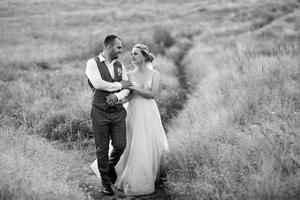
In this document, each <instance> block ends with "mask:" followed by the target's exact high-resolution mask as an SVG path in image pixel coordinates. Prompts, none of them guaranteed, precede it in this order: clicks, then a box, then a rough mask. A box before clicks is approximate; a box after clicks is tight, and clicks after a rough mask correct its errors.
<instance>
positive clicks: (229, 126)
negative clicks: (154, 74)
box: [165, 39, 300, 199]
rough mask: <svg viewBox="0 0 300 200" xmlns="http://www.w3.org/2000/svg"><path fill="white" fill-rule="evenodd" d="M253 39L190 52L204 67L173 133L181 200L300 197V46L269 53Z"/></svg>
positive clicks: (175, 185)
mask: <svg viewBox="0 0 300 200" xmlns="http://www.w3.org/2000/svg"><path fill="white" fill-rule="evenodd" d="M248 42H250V43H249V44H251V45H249V44H247V43H246V41H245V40H244V42H241V43H239V44H240V45H237V46H238V47H239V48H227V49H223V51H218V50H217V51H215V52H213V53H214V58H215V59H214V60H211V59H210V57H209V55H208V56H207V57H205V54H203V53H201V52H200V51H199V54H198V55H200V58H201V59H200V58H199V57H194V56H193V52H195V53H196V52H197V47H196V49H194V50H192V51H191V53H190V56H191V57H187V59H188V60H189V61H190V62H191V63H192V64H191V65H190V67H192V66H193V65H194V66H198V68H199V69H200V70H199V73H197V74H196V73H195V74H194V73H193V74H191V75H190V78H191V80H192V81H193V82H195V83H196V82H197V78H199V77H203V78H202V79H199V81H198V86H197V89H196V91H195V93H194V94H192V95H191V97H190V99H189V102H188V104H187V106H186V108H185V109H184V111H183V112H182V113H181V114H180V115H179V117H178V118H177V119H176V120H175V121H174V122H173V124H172V128H171V129H170V131H169V142H170V146H171V152H170V155H169V157H168V158H167V161H168V162H167V163H166V165H165V166H166V168H167V170H168V177H167V184H168V186H169V189H170V191H171V193H173V194H177V195H174V198H177V199H182V198H190V199H299V198H300V193H299V191H300V170H299V169H300V148H299V147H300V138H299V134H300V124H299V121H300V68H299V61H300V60H299V56H298V55H299V54H298V53H299V46H297V48H292V47H290V48H289V47H287V46H289V45H288V44H289V43H292V44H295V41H294V40H293V41H284V42H283V43H282V44H285V46H286V47H287V49H286V50H284V51H282V48H278V46H279V47H282V46H281V45H280V43H278V44H276V43H273V46H272V47H273V48H270V49H269V50H270V51H272V52H273V53H272V54H265V53H264V54H262V53H256V52H259V47H260V46H261V45H260V44H261V42H262V41H261V40H251V39H250V40H249V41H248ZM270 45H271V44H270ZM241 46H243V48H240V47H241ZM274 52H275V53H274ZM291 52H293V53H291ZM297 52H298V53H297ZM202 55H204V56H202ZM189 58H191V59H189ZM192 58H193V59H192ZM198 58H199V59H198ZM200 61H201V62H200ZM205 63H209V64H205ZM216 69H218V70H216ZM194 72H195V70H194ZM194 80H195V81H194Z"/></svg>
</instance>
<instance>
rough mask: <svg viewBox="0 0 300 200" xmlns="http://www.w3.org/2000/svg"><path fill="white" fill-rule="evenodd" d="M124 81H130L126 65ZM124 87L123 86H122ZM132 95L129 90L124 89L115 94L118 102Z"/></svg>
mask: <svg viewBox="0 0 300 200" xmlns="http://www.w3.org/2000/svg"><path fill="white" fill-rule="evenodd" d="M122 81H128V76H127V72H126V69H125V67H124V65H123V64H122ZM121 87H122V86H121ZM129 93H130V90H129V89H123V90H121V91H120V92H117V93H114V94H115V95H116V96H117V98H118V100H119V101H120V100H122V99H124V98H125V97H126V96H127V95H128V94H129Z"/></svg>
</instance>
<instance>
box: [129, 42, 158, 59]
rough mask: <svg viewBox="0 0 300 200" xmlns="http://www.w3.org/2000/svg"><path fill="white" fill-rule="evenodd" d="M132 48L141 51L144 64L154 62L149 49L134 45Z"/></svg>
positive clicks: (142, 45)
mask: <svg viewBox="0 0 300 200" xmlns="http://www.w3.org/2000/svg"><path fill="white" fill-rule="evenodd" d="M133 48H137V49H140V50H141V52H142V55H143V57H144V59H145V62H146V63H148V62H152V61H153V60H154V56H153V54H152V53H151V52H150V50H149V48H148V47H147V46H146V45H144V44H136V45H134V47H133Z"/></svg>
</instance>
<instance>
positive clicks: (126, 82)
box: [121, 81, 132, 89]
mask: <svg viewBox="0 0 300 200" xmlns="http://www.w3.org/2000/svg"><path fill="white" fill-rule="evenodd" d="M121 84H122V89H129V88H128V87H130V86H132V83H131V82H130V81H121Z"/></svg>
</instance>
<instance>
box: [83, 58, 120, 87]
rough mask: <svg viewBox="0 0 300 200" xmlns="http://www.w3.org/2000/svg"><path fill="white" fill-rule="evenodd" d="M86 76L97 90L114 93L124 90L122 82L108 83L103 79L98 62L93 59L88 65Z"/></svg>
mask: <svg viewBox="0 0 300 200" xmlns="http://www.w3.org/2000/svg"><path fill="white" fill-rule="evenodd" d="M85 74H86V76H87V77H88V79H89V80H90V82H91V83H92V85H93V86H94V88H95V89H99V90H105V91H108V92H113V91H117V90H120V89H122V84H121V83H120V82H113V83H111V82H108V81H105V80H103V79H102V78H101V75H100V72H99V70H98V67H97V63H96V61H95V60H94V59H93V58H92V59H90V60H88V62H87V64H86V70H85Z"/></svg>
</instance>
